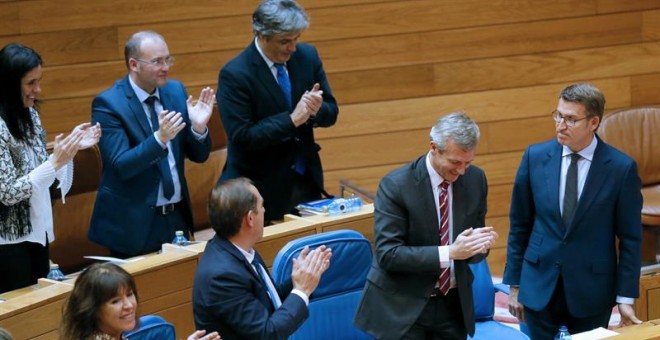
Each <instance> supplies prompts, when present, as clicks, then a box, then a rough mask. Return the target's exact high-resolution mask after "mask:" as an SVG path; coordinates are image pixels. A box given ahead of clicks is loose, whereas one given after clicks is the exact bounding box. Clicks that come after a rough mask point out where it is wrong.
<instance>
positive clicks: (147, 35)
mask: <svg viewBox="0 0 660 340" xmlns="http://www.w3.org/2000/svg"><path fill="white" fill-rule="evenodd" d="M147 39H154V40H160V41H163V42H164V41H165V38H163V36H162V35H160V34H158V33H156V32H154V31H140V32H137V33H135V34H133V35H132V36H131V37H130V38H129V39H128V41H126V45H124V61H125V62H126V67H128V60H129V59H131V58H133V59H137V58H139V57H140V52H141V48H142V42H143V41H145V40H147Z"/></svg>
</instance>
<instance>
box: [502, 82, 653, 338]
mask: <svg viewBox="0 0 660 340" xmlns="http://www.w3.org/2000/svg"><path fill="white" fill-rule="evenodd" d="M604 107H605V98H604V96H603V94H602V93H601V92H600V91H599V90H598V89H597V88H595V87H594V86H592V85H590V84H575V85H571V86H568V87H566V88H565V89H564V90H562V91H561V93H560V95H559V104H558V106H557V109H556V110H555V111H554V112H553V113H552V118H553V119H554V121H555V123H556V125H555V130H556V133H557V139H556V140H551V141H547V142H545V143H540V144H535V145H531V146H530V147H529V148H527V151H525V154H524V155H523V159H522V162H521V164H520V167H519V168H518V174H517V176H516V181H515V184H514V187H513V197H512V200H511V214H510V220H511V226H510V228H511V229H510V231H509V242H508V249H507V264H506V269H505V271H504V283H506V284H510V285H511V296H510V299H509V310H510V311H511V313H512V314H514V315H515V316H517V317H518V319H520V320H524V321H525V322H526V323H527V325H528V326H529V329H530V331H531V336H532V339H552V338H553V336H554V334H555V333H556V332H557V329H558V328H559V326H560V325H566V326H568V329H569V331H570V332H571V333H578V332H583V331H588V330H591V329H594V328H598V327H607V325H608V322H609V318H610V314H611V312H612V307H613V306H614V304H615V303H618V306H619V311H620V312H621V324H625V325H628V324H632V323H641V321H639V320H638V319H637V317H635V312H634V310H633V308H632V304H633V302H634V298H636V297H638V296H639V275H640V265H641V263H640V261H641V260H640V258H641V256H640V252H641V239H642V225H641V210H642V196H641V180H640V178H639V175H638V174H637V166H636V164H635V162H634V161H633V160H632V159H631V158H630V157H628V156H627V155H625V154H623V153H622V152H620V151H619V150H616V149H615V148H613V147H611V146H609V145H607V144H606V143H605V142H604V141H603V140H601V139H600V138H599V137H598V136H597V135H596V133H595V131H596V129H597V128H598V125H599V124H600V121H601V119H602V117H603V111H604ZM617 241H618V251H617Z"/></svg>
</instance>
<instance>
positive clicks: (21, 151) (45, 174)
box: [0, 43, 101, 293]
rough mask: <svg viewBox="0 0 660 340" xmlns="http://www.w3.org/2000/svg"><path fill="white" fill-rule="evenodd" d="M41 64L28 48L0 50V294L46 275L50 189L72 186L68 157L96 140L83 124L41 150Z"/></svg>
mask: <svg viewBox="0 0 660 340" xmlns="http://www.w3.org/2000/svg"><path fill="white" fill-rule="evenodd" d="M41 77H42V60H41V56H39V54H38V53H37V52H35V51H34V50H33V49H31V48H29V47H26V46H23V45H21V44H15V43H12V44H8V45H6V46H5V47H3V48H2V50H0V273H2V280H0V293H2V292H6V291H9V290H13V289H17V288H21V287H25V286H29V285H31V284H33V283H36V282H37V279H38V278H40V277H45V276H46V274H47V273H48V267H49V255H48V244H49V243H51V242H52V241H53V240H54V234H53V216H52V208H51V202H50V193H49V187H50V186H51V185H52V184H53V182H54V181H55V178H57V179H58V180H59V187H60V189H61V192H62V197H64V195H65V194H66V192H67V191H68V190H69V189H70V188H71V183H72V180H73V162H72V159H73V157H74V156H75V155H76V153H77V152H78V150H81V149H85V148H88V147H91V146H93V145H94V144H96V143H97V142H98V140H99V137H100V136H101V129H100V127H99V126H98V125H95V126H92V125H91V124H90V123H84V124H80V125H78V126H76V127H75V128H74V129H73V131H71V133H70V134H69V135H68V136H66V137H65V136H63V135H62V134H60V135H58V136H56V137H55V143H54V151H53V153H52V154H51V155H48V154H47V152H46V132H45V131H44V129H43V127H42V126H41V119H40V118H39V112H38V110H39V95H40V93H41V85H40V82H41Z"/></svg>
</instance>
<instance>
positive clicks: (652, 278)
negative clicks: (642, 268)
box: [635, 274, 660, 320]
mask: <svg viewBox="0 0 660 340" xmlns="http://www.w3.org/2000/svg"><path fill="white" fill-rule="evenodd" d="M635 314H637V317H638V318H640V319H641V320H655V319H660V274H649V275H643V276H642V277H641V278H640V280H639V299H637V300H636V301H635Z"/></svg>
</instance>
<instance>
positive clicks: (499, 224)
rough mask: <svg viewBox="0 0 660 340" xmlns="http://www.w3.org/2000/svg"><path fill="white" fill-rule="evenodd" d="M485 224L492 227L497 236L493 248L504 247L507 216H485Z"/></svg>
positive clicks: (507, 236) (506, 234)
mask: <svg viewBox="0 0 660 340" xmlns="http://www.w3.org/2000/svg"><path fill="white" fill-rule="evenodd" d="M486 225H487V226H491V227H493V229H495V232H496V233H497V236H498V237H497V240H495V245H494V246H493V248H506V243H507V239H508V238H509V216H500V217H490V216H486Z"/></svg>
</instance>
